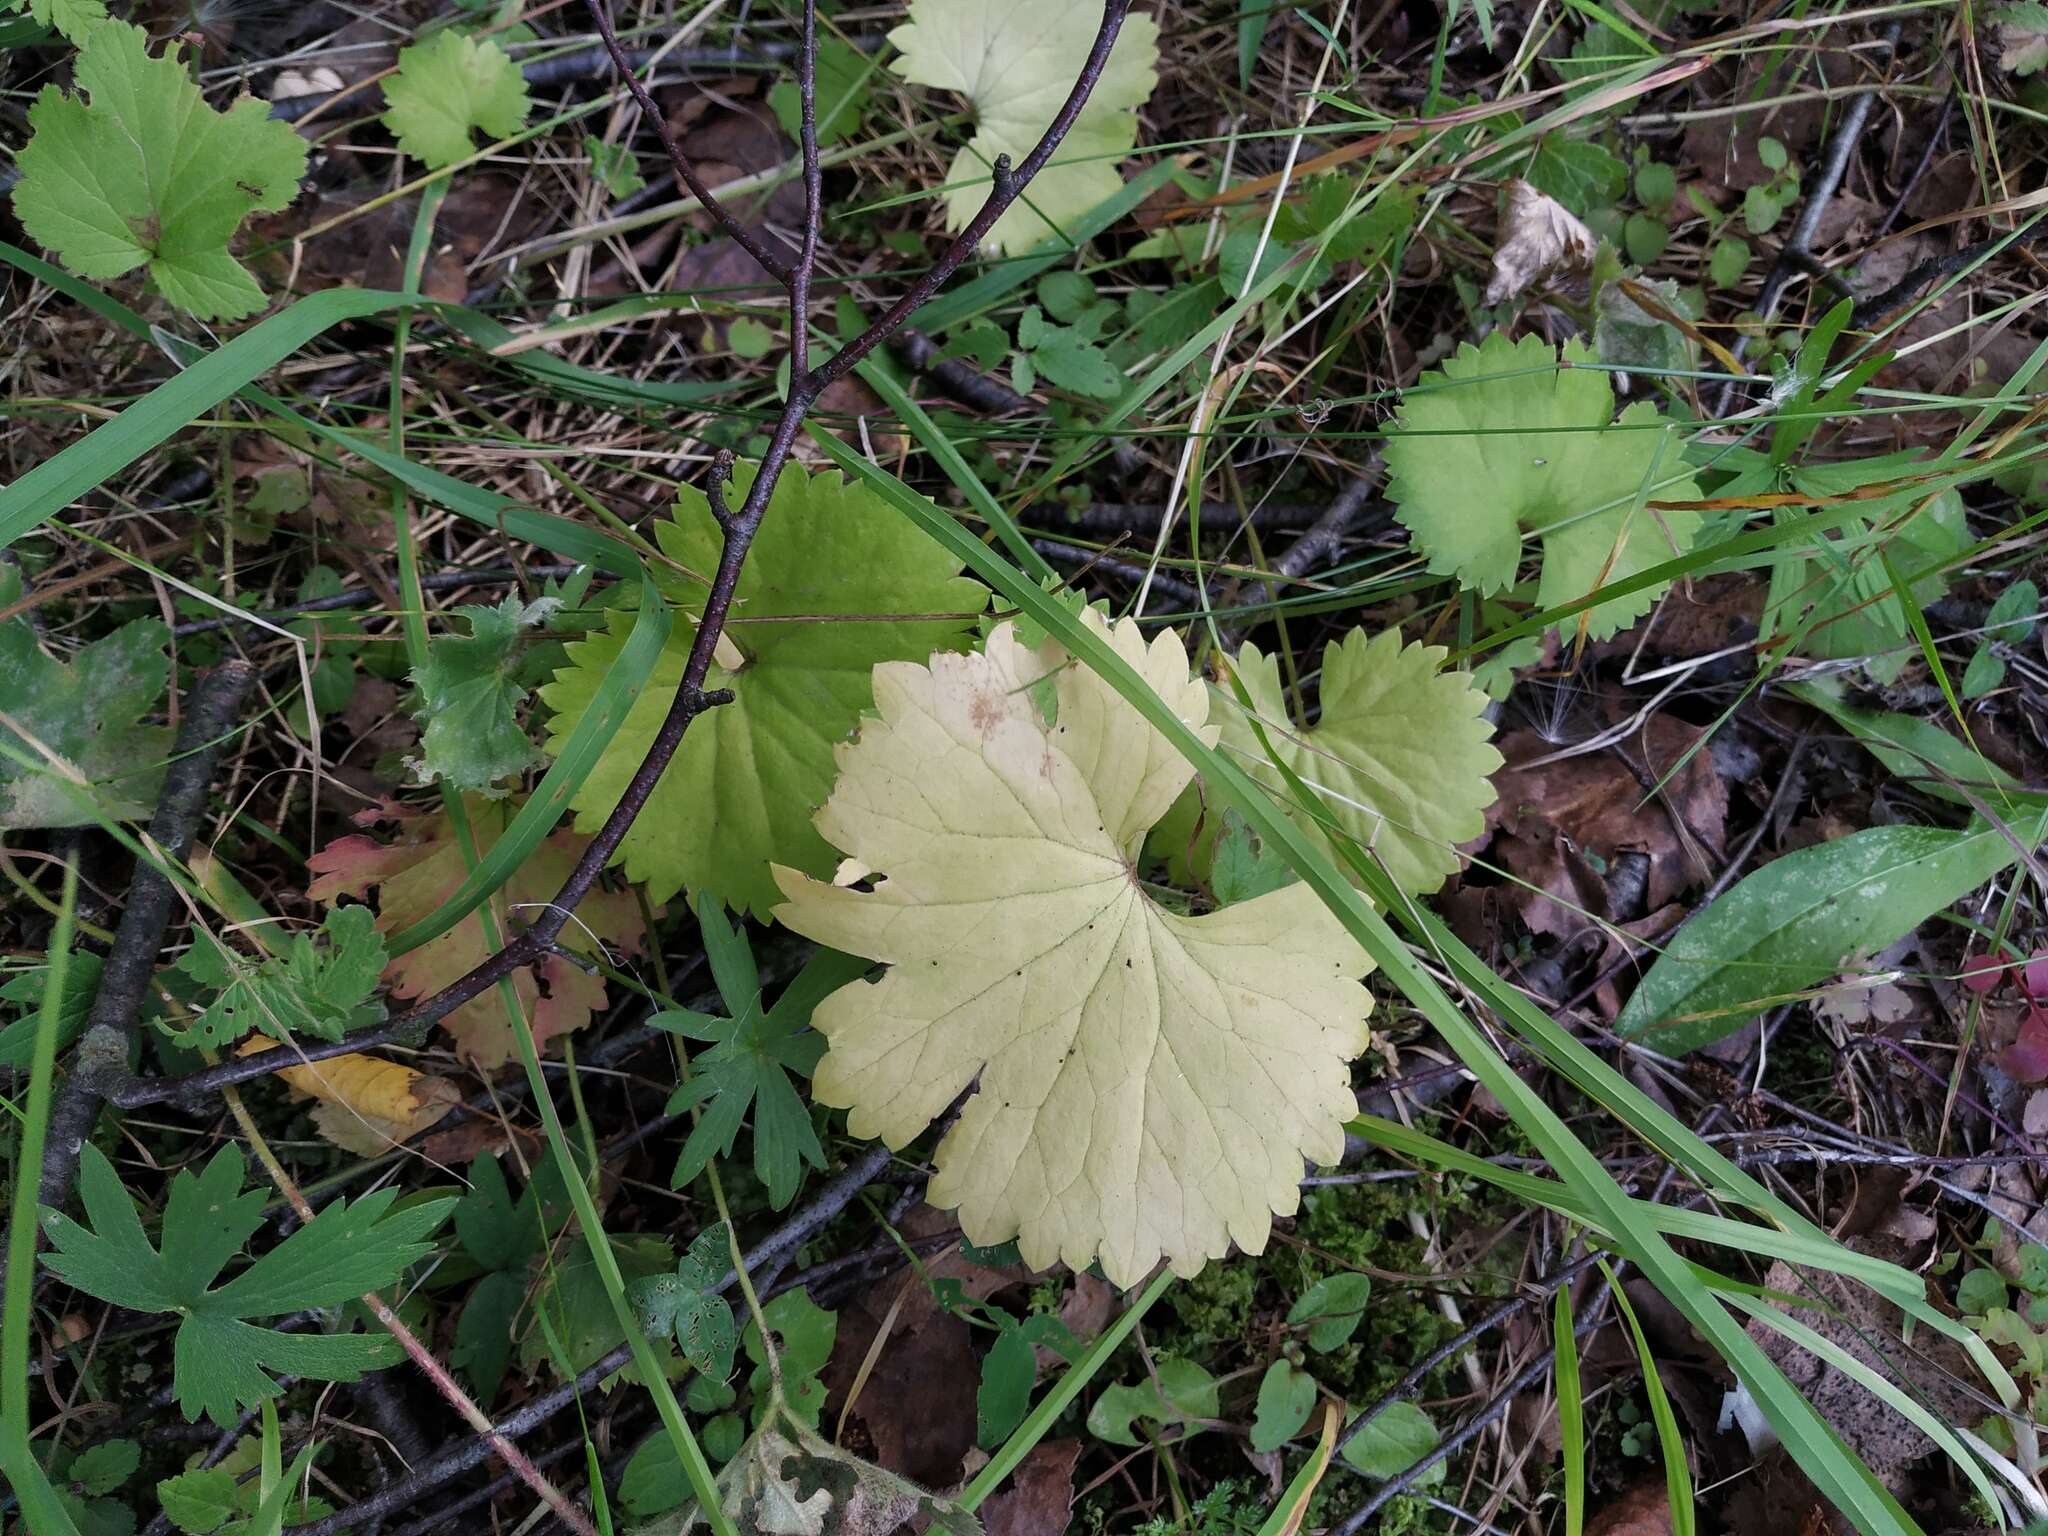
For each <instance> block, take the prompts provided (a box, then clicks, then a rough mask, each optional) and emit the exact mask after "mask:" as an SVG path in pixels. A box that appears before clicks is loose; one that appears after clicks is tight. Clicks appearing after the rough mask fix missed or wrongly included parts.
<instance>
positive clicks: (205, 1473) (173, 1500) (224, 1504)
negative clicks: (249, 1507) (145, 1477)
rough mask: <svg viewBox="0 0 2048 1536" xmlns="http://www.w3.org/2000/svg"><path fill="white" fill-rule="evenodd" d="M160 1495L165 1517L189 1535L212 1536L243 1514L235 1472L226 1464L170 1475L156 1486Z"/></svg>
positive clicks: (160, 1503)
mask: <svg viewBox="0 0 2048 1536" xmlns="http://www.w3.org/2000/svg"><path fill="white" fill-rule="evenodd" d="M156 1498H157V1503H158V1505H159V1506H160V1507H161V1508H162V1509H163V1512H164V1517H165V1518H166V1519H168V1520H169V1521H170V1522H171V1524H173V1525H175V1526H176V1527H177V1528H178V1529H179V1530H181V1531H183V1532H185V1533H186V1536H211V1533H212V1532H214V1531H217V1530H219V1529H220V1528H221V1527H222V1526H223V1525H225V1524H227V1523H228V1521H230V1520H233V1519H236V1518H237V1517H239V1516H240V1514H241V1513H242V1505H241V1501H240V1500H239V1499H238V1498H237V1497H236V1491H235V1474H234V1473H232V1472H230V1471H228V1470H227V1469H226V1468H225V1467H202V1468H200V1469H198V1470H197V1471H193V1472H180V1473H179V1474H178V1475H177V1476H176V1477H167V1478H165V1479H164V1480H163V1481H162V1482H160V1483H158V1484H157V1485H156Z"/></svg>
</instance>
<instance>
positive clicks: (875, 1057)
mask: <svg viewBox="0 0 2048 1536" xmlns="http://www.w3.org/2000/svg"><path fill="white" fill-rule="evenodd" d="M1087 622H1089V623H1092V624H1095V625H1097V626H1099V627H1104V628H1106V629H1107V626H1106V625H1105V624H1104V621H1103V620H1102V619H1101V618H1099V617H1098V616H1095V615H1092V614H1091V615H1089V616H1088V619H1087ZM1107 632H1108V634H1109V637H1110V639H1111V641H1112V643H1113V644H1115V646H1116V648H1117V649H1118V651H1120V652H1121V653H1122V654H1123V655H1124V656H1125V657H1126V658H1127V659H1128V660H1129V661H1130V662H1131V663H1132V665H1133V666H1135V667H1137V668H1138V669H1139V670H1140V671H1141V672H1142V673H1143V675H1144V676H1145V678H1146V681H1147V682H1149V683H1150V684H1151V686H1152V688H1153V689H1154V691H1155V692H1156V693H1158V695H1159V696H1160V697H1161V698H1162V699H1163V700H1164V701H1165V702H1166V704H1167V706H1168V707H1169V708H1171V709H1172V710H1174V711H1175V712H1176V713H1177V714H1178V715H1179V716H1180V717H1181V719H1183V720H1184V721H1186V722H1187V723H1188V724H1189V725H1190V726H1193V727H1195V728H1196V729H1198V730H1202V734H1203V736H1204V737H1205V738H1206V739H1207V740H1209V741H1212V742H1213V741H1214V740H1215V736H1216V728H1215V727H1214V726H1207V728H1206V729H1204V726H1205V723H1206V720H1207V717H1208V712H1209V701H1208V694H1207V691H1206V689H1205V688H1204V686H1203V685H1202V683H1201V682H1199V681H1198V680H1195V679H1192V678H1190V677H1189V676H1188V662H1187V653H1186V651H1185V650H1184V649H1182V646H1181V642H1180V638H1179V637H1178V636H1177V635H1175V634H1173V633H1171V632H1166V633H1163V634H1161V635H1160V636H1159V637H1158V638H1157V639H1156V640H1154V641H1152V642H1151V643H1150V644H1149V645H1148V644H1147V643H1146V642H1145V640H1144V639H1143V637H1142V636H1141V635H1140V634H1139V632H1138V626H1137V624H1136V622H1135V621H1128V620H1127V621H1125V622H1124V623H1122V624H1119V625H1117V626H1116V627H1115V628H1113V629H1108V630H1107ZM1048 680H1049V681H1050V683H1051V693H1052V696H1053V700H1054V702H1055V703H1056V706H1057V707H1056V714H1055V717H1054V718H1053V719H1052V720H1050V721H1048V720H1047V718H1046V715H1045V712H1044V710H1043V709H1041V707H1040V699H1041V696H1042V695H1043V693H1044V692H1045V690H1043V689H1041V688H1040V687H1039V686H1038V685H1039V684H1041V683H1043V682H1046V681H1048ZM874 691H875V704H876V707H877V709H878V711H879V713H880V719H878V720H870V721H865V722H863V723H862V725H861V730H860V736H859V739H858V740H856V741H854V742H852V743H850V744H848V745H844V746H841V747H840V748H839V752H838V758H839V780H838V783H837V785H836V786H835V787H834V789H833V791H832V797H831V799H830V800H828V801H827V802H826V804H825V807H824V809H823V810H822V811H820V812H819V814H818V829H819V830H820V831H821V832H823V833H824V834H825V836H826V837H827V838H829V839H830V840H831V841H832V842H833V843H835V844H836V845H838V847H840V848H841V849H842V850H844V851H845V852H846V853H847V854H849V855H850V856H851V857H853V858H855V859H858V860H860V861H861V862H862V863H864V864H867V865H869V866H872V867H873V868H874V869H876V870H878V871H880V872H881V873H882V875H883V876H885V878H883V879H881V880H880V881H878V882H877V884H876V885H875V888H874V889H873V890H872V891H862V890H855V889H849V888H846V887H842V886H834V885H830V884H827V883H825V882H823V881H819V880H813V879H810V878H808V877H806V876H804V875H801V874H799V873H797V872H796V871H794V870H790V869H785V868H780V867H778V868H777V870H776V872H775V874H776V879H777V880H778V882H779V883H780V884H781V886H782V890H783V892H784V894H785V895H786V896H787V897H788V901H787V902H786V903H785V904H784V905H783V906H780V907H778V908H777V909H776V913H775V915H776V917H777V919H778V920H779V921H781V922H782V923H783V924H785V925H786V926H788V927H790V928H793V929H795V930H796V931H797V932H799V933H801V934H804V935H805V936H806V937H809V938H812V939H816V940H817V941H818V942H819V943H822V944H827V945H830V946H831V947H832V948H834V949H839V950H844V951H847V952H848V953H852V954H858V955H865V956H868V957H869V958H871V959H876V960H881V961H886V962H887V963H888V964H889V965H890V966H891V967H892V969H891V970H890V971H889V973H888V974H887V975H886V976H884V977H883V978H882V980H880V981H879V982H875V983H873V984H870V983H867V982H864V981H857V982H854V983H852V984H851V985H849V986H845V987H842V988H840V989H839V991H837V992H835V993H833V994H832V996H831V997H829V998H827V999H826V1000H825V1002H824V1003H823V1004H822V1005H820V1006H819V1008H818V1010H817V1012H816V1013H815V1014H814V1015H813V1016H812V1023H813V1024H815V1025H816V1026H817V1028H818V1029H819V1030H820V1031H821V1032H822V1033H823V1034H824V1036H825V1037H826V1039H827V1041H828V1042H830V1048H829V1049H828V1050H827V1052H826V1054H825V1056H824V1059H823V1060H822V1061H820V1062H819V1064H818V1068H817V1071H816V1074H815V1076H814V1078H813V1089H814V1092H815V1094H816V1096H817V1098H818V1099H819V1100H820V1101H821V1102H823V1103H826V1104H831V1105H835V1106H839V1107H843V1108H847V1109H850V1110H851V1111H852V1115H851V1118H850V1120H849V1122H848V1123H849V1127H850V1128H851V1130H852V1131H853V1133H854V1134H855V1135H857V1136H880V1137H882V1138H883V1139H884V1140H885V1141H887V1142H888V1143H889V1145H891V1146H893V1147H900V1146H902V1145H904V1144H905V1143H906V1142H908V1141H910V1140H911V1139H912V1138H913V1137H915V1136H916V1135H918V1133H919V1132H921V1131H923V1130H924V1128H925V1127H926V1126H927V1125H929V1124H930V1123H931V1122H932V1121H933V1120H934V1119H936V1118H937V1117H938V1116H939V1115H940V1114H941V1113H942V1112H943V1111H944V1110H945V1108H946V1106H947V1105H948V1104H949V1103H950V1102H951V1101H952V1100H953V1098H954V1097H955V1096H956V1095H958V1094H959V1093H960V1092H961V1091H962V1090H963V1089H966V1088H967V1087H968V1086H969V1084H971V1083H975V1082H977V1081H978V1082H979V1088H978V1090H977V1091H976V1092H975V1093H974V1095H973V1096H972V1097H970V1098H969V1099H968V1101H967V1104H966V1107H965V1109H964V1110H963V1111H962V1113H961V1116H960V1121H959V1123H958V1124H957V1125H956V1126H955V1127H954V1128H953V1130H952V1131H950V1132H949V1133H948V1134H947V1136H946V1138H945V1140H944V1141H942V1142H941V1143H940V1145H939V1148H938V1153H937V1158H936V1162H937V1168H938V1172H937V1175H936V1177H935V1178H934V1179H933V1181H932V1185H931V1192H930V1198H931V1200H932V1202H933V1203H934V1204H936V1205H946V1206H957V1207H958V1208H959V1210H960V1224H961V1227H962V1229H963V1230H964V1231H965V1232H966V1234H967V1236H968V1237H969V1238H970V1239H971V1240H972V1241H974V1242H976V1243H983V1244H987V1243H995V1242H1001V1241H1003V1240H1004V1239H1006V1238H1010V1237H1016V1238H1017V1239H1018V1245H1019V1248H1020V1250H1021V1251H1022V1253H1023V1257H1024V1260H1025V1262H1026V1263H1028V1264H1031V1265H1033V1266H1034V1267H1042V1266H1045V1265H1047V1264H1050V1263H1051V1262H1052V1261H1053V1260H1055V1259H1059V1260H1064V1261H1065V1262H1066V1263H1067V1264H1069V1265H1070V1266H1072V1267H1073V1268H1075V1269H1082V1268H1085V1267H1086V1266H1087V1265H1088V1264H1089V1262H1090V1261H1091V1260H1094V1259H1096V1258H1098V1257H1099V1258H1100V1259H1101V1262H1102V1267H1103V1270H1104V1272H1105V1273H1106V1274H1107V1275H1108V1276H1109V1278H1110V1279H1111V1280H1112V1281H1113V1282H1115V1283H1116V1284H1118V1285H1130V1284H1132V1283H1133V1282H1135V1281H1136V1280H1138V1279H1139V1278H1140V1277H1142V1276H1143V1275H1144V1274H1145V1273H1146V1272H1147V1271H1148V1270H1149V1269H1151V1268H1152V1266H1153V1265H1154V1264H1156V1263H1157V1262H1158V1261H1159V1259H1160V1258H1161V1257H1162V1256H1163V1257H1165V1258H1167V1259H1169V1260H1170V1261H1171V1262H1172V1264H1173V1267H1174V1269H1175V1270H1176V1271H1177V1272H1178V1273H1180V1274H1183V1275H1188V1274H1193V1273H1194V1272H1195V1271H1196V1270H1198V1269H1200V1268H1201V1267H1202V1265H1203V1263H1204V1262H1205V1261H1206V1260H1207V1259H1210V1258H1214V1257H1218V1256H1220V1255H1221V1254H1222V1253H1224V1252H1225V1251H1226V1249H1227V1248H1228V1247H1229V1245H1230V1244H1231V1243H1232V1242H1235V1243H1237V1244H1238V1245H1239V1246H1240V1247H1242V1248H1244V1249H1245V1250H1246V1251H1248V1252H1254V1253H1256V1252H1258V1251H1260V1250H1261V1249H1263V1248H1264V1247H1265V1243H1266V1237H1267V1234H1268V1233H1269V1231H1270V1230H1271V1227H1272V1218H1273V1215H1274V1213H1276V1212H1277V1213H1280V1214H1283V1215H1285V1214H1288V1213H1291V1212H1292V1211H1293V1210H1294V1209H1295V1208H1296V1206H1297V1204H1298V1201H1299V1198H1300V1196H1299V1184H1300V1180H1301V1169H1302V1161H1303V1159H1304V1157H1306V1158H1308V1159H1310V1160H1312V1161H1319V1162H1326V1163H1327V1162H1334V1161H1336V1159H1337V1158H1338V1157H1339V1156H1340V1155H1341V1153H1342V1151H1343V1145H1344V1121H1345V1119H1346V1118H1347V1117H1348V1116H1350V1115H1352V1114H1354V1113H1355V1112H1356V1107H1355V1102H1354V1100H1353V1098H1352V1094H1351V1073H1350V1067H1349V1062H1350V1060H1351V1058H1352V1057H1353V1056H1355V1055H1357V1054H1358V1053H1359V1052H1360V1051H1361V1050H1363V1049H1364V1048H1365V1046H1366V1044H1367V1043H1368V1040H1369V1038H1370V1031H1369V1030H1368V1029H1367V1026H1366V1010H1367V1007H1368V1005H1369V1002H1370V999H1369V997H1368V995H1367V993H1366V991H1365V989H1364V988H1363V987H1361V986H1360V985H1359V984H1358V983H1359V979H1360V978H1361V977H1362V976H1364V974H1365V973H1366V972H1367V971H1368V970H1369V969H1371V962H1370V961H1369V960H1368V959H1367V957H1366V955H1365V952H1364V951H1363V950H1362V949H1361V948H1360V947H1359V945H1358V944H1357V943H1356V942H1355V941H1354V940H1353V939H1352V938H1351V937H1350V935H1349V934H1347V933H1346V932H1345V931H1344V928H1343V927H1342V925H1341V924H1339V923H1338V921H1337V919H1336V918H1335V917H1333V916H1332V915H1331V914H1330V912H1329V911H1328V909H1327V908H1325V907H1324V906H1323V904H1322V902H1321V901H1319V900H1318V899H1317V898H1316V896H1315V894H1314V893H1313V892H1312V891H1310V890H1309V889H1308V887H1306V886H1304V885H1293V886H1289V887H1286V888H1284V889H1281V890H1277V891H1274V892H1271V893H1270V894H1268V895H1265V896H1260V897H1257V898H1255V899H1254V900H1251V901H1246V902H1240V903H1238V904H1237V905H1235V906H1231V907H1226V908H1224V909H1223V910H1222V911H1219V912H1212V913H1209V914H1207V915H1205V916H1202V917H1184V916H1182V915H1180V914H1179V913H1176V912H1173V911H1169V910H1168V909H1167V908H1165V907H1162V906H1161V905H1159V904H1158V903H1157V902H1156V901H1154V900H1153V899H1152V897H1151V895H1150V894H1149V893H1148V892H1147V891H1146V889H1145V887H1144V885H1143V884H1142V883H1141V882H1140V880H1139V878H1138V874H1137V867H1136V859H1137V855H1138V850H1139V847H1140V845H1141V844H1142V843H1143V841H1144V837H1145V833H1146V831H1147V830H1148V829H1149V828H1150V827H1151V826H1152V825H1153V823H1154V822H1156V821H1158V820H1159V818H1160V817H1161V816H1163V815H1164V814H1165V813H1166V810H1167V807H1169V806H1170V805H1172V803H1173V801H1174V798H1175V796H1177V795H1178V794H1179V793H1180V792H1181V790H1182V789H1183V788H1184V787H1185V786H1186V784H1187V782H1188V779H1189V777H1190V776H1191V774H1192V772H1193V770H1192V769H1191V768H1190V767H1189V766H1188V763H1187V761H1186V759H1184V758H1183V757H1182V756H1181V755H1180V753H1179V752H1178V751H1176V750H1175V749H1174V747H1173V745H1172V744H1171V743H1170V742H1169V741H1168V740H1167V739H1166V737H1165V736H1164V735H1162V734H1161V733H1160V732H1159V731H1158V730H1156V729H1155V728H1154V727H1153V726H1152V725H1151V723H1150V722H1149V721H1147V720H1146V719H1145V717H1144V716H1143V715H1141V714H1139V712H1138V711H1137V710H1136V709H1134V708H1133V707H1132V706H1131V705H1130V704H1129V703H1127V702H1126V701H1125V700H1124V699H1123V698H1122V697H1121V696H1120V695H1118V694H1117V693H1116V692H1115V691H1114V690H1112V689H1111V688H1110V687H1109V685H1108V684H1107V683H1105V682H1103V681H1102V680H1101V679H1100V678H1098V677H1097V676H1096V675H1095V674H1094V673H1092V672H1090V671H1089V670H1088V669H1087V668H1085V667H1081V666H1076V665H1074V664H1073V663H1072V661H1071V659H1070V658H1069V657H1068V656H1067V655H1066V653H1065V652H1064V651H1063V650H1061V649H1060V648H1059V646H1057V645H1056V644H1053V643H1051V642H1048V643H1047V644H1046V645H1045V646H1043V647H1040V648H1039V649H1037V650H1032V649H1028V648H1027V647H1025V646H1024V645H1023V644H1022V642H1021V641H1020V640H1019V639H1018V637H1017V633H1016V627H1015V626H1014V625H1011V624H1005V625H1003V626H1001V627H1000V628H999V629H997V630H996V631H995V633H994V634H992V635H991V636H990V637H989V641H988V647H987V650H986V652H985V653H984V654H982V655H975V656H944V655H941V656H934V657H933V658H932V659H931V664H930V666H929V667H921V666H916V665H913V664H910V663H906V662H895V663H889V664H886V665H883V666H879V667H877V668H876V669H875V675H874Z"/></svg>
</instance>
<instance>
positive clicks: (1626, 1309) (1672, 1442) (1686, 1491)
mask: <svg viewBox="0 0 2048 1536" xmlns="http://www.w3.org/2000/svg"><path fill="white" fill-rule="evenodd" d="M1600 1273H1602V1274H1603V1275H1605V1276H1606V1277H1607V1284H1608V1285H1609V1287H1610V1288H1611V1289H1612V1290H1613V1292H1614V1299H1615V1301H1617V1302H1618V1303H1620V1305H1621V1317H1622V1321H1623V1322H1624V1323H1626V1324H1627V1325H1628V1336H1629V1338H1630V1339H1632V1340H1633V1341H1634V1342H1635V1346H1636V1360H1637V1362H1638V1363H1639V1364H1640V1365H1641V1366H1642V1368H1643V1395H1644V1396H1645V1397H1647V1398H1648V1399H1649V1400H1650V1422H1651V1423H1652V1424H1654V1425H1655V1426H1656V1427H1657V1444H1658V1446H1659V1448H1660V1449H1661V1450H1662V1451H1663V1453H1664V1494H1665V1498H1666V1500H1667V1501H1668V1503H1669V1504H1670V1506H1671V1536H1693V1501H1692V1468H1691V1466H1689V1465H1688V1464H1687V1462H1686V1459H1685V1436H1684V1435H1682V1434H1680V1433H1679V1429H1678V1419H1677V1417H1676V1415H1674V1414H1673V1413H1672V1411H1671V1399H1670V1397H1669V1396H1668V1395H1666V1393H1665V1391H1664V1378H1663V1377H1661V1376H1659V1375H1658V1374H1657V1356H1656V1353H1655V1351H1653V1350H1652V1349H1651V1348H1650V1341H1649V1339H1648V1338H1647V1337H1645V1336H1644V1334H1643V1326H1642V1324H1641V1323H1639V1322H1637V1321H1636V1309H1635V1308H1634V1307H1633V1306H1632V1305H1630V1303H1629V1299H1628V1292H1627V1291H1625V1290H1623V1289H1622V1285H1621V1281H1620V1280H1618V1279H1617V1278H1615V1274H1614V1271H1613V1270H1612V1269H1611V1268H1609V1267H1608V1266H1607V1264H1606V1263H1605V1262H1603V1263H1602V1264H1601V1265H1600ZM1558 1294H1559V1295H1560V1296H1562V1295H1563V1294H1564V1292H1563V1291H1562V1290H1560V1291H1559V1292H1558Z"/></svg>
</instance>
